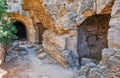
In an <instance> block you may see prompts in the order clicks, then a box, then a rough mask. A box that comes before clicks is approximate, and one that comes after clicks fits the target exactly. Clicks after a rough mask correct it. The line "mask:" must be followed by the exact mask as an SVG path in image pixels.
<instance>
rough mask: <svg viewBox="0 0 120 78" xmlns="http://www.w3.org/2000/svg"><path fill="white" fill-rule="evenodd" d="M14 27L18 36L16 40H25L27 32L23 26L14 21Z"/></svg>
mask: <svg viewBox="0 0 120 78" xmlns="http://www.w3.org/2000/svg"><path fill="white" fill-rule="evenodd" d="M14 26H15V27H16V29H17V33H16V35H17V36H18V40H26V39H27V30H26V27H25V25H24V24H23V23H22V22H20V21H16V22H15V23H14Z"/></svg>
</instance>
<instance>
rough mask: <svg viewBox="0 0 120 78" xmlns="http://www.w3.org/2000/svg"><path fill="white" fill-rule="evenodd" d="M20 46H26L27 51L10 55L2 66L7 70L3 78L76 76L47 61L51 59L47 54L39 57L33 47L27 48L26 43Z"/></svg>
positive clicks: (61, 77) (73, 77)
mask: <svg viewBox="0 0 120 78" xmlns="http://www.w3.org/2000/svg"><path fill="white" fill-rule="evenodd" d="M21 46H22V47H24V48H26V50H27V51H28V53H27V54H23V55H16V57H10V60H9V61H7V62H6V63H5V64H4V65H3V67H2V68H3V69H4V70H6V71H7V74H6V75H5V76H4V77H3V78H77V75H76V74H75V73H74V72H72V71H71V70H68V69H67V68H64V67H62V66H60V65H59V64H56V63H53V64H52V63H51V64H50V63H48V62H50V61H51V60H52V58H50V57H49V56H47V57H46V58H45V59H39V58H38V54H37V52H36V51H35V48H28V47H27V44H26V45H21ZM9 56H10V55H8V57H9ZM13 56H15V55H13ZM48 57H49V58H48Z"/></svg>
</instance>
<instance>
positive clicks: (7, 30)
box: [0, 1, 17, 44]
mask: <svg viewBox="0 0 120 78" xmlns="http://www.w3.org/2000/svg"><path fill="white" fill-rule="evenodd" d="M3 3H4V2H3V1H0V43H2V44H9V43H11V42H12V41H13V40H14V39H16V38H17V36H16V35H15V34H16V32H17V30H16V28H15V26H13V23H14V20H12V19H11V17H10V13H8V12H7V11H6V10H7V8H6V6H5V5H4V4H3ZM5 4H6V3H5Z"/></svg>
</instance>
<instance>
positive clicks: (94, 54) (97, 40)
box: [77, 14, 110, 62]
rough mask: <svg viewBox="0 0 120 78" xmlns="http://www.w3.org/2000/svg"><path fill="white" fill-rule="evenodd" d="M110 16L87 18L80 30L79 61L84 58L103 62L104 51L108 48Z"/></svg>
mask: <svg viewBox="0 0 120 78" xmlns="http://www.w3.org/2000/svg"><path fill="white" fill-rule="evenodd" d="M109 21H110V14H104V15H94V16H91V17H89V18H87V19H86V20H85V21H84V22H83V23H82V24H81V25H80V26H79V28H78V41H77V42H78V43H77V52H78V54H79V61H80V62H81V59H82V58H83V57H84V58H90V59H95V60H97V61H98V62H99V61H100V60H101V58H102V55H101V52H102V49H103V48H107V47H108V40H107V35H108V29H109Z"/></svg>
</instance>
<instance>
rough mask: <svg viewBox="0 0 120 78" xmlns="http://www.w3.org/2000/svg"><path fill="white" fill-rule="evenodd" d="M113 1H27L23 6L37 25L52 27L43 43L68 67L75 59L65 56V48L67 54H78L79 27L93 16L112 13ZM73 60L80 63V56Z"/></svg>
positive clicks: (47, 49) (48, 50) (45, 35)
mask: <svg viewBox="0 0 120 78" xmlns="http://www.w3.org/2000/svg"><path fill="white" fill-rule="evenodd" d="M113 3H114V0H23V3H22V7H23V9H24V10H26V11H27V13H28V16H29V17H30V18H31V19H32V22H33V25H36V23H39V22H40V23H42V24H43V26H44V27H45V28H47V29H48V30H47V31H45V32H44V34H43V46H44V48H45V50H46V52H48V53H49V54H50V55H51V56H52V57H53V58H55V59H57V60H58V61H59V62H60V63H61V64H62V65H64V66H66V65H67V64H68V62H69V63H70V62H71V61H72V59H71V61H70V60H69V61H68V60H67V59H64V53H62V51H65V52H66V54H67V56H69V52H71V51H72V52H73V53H74V55H77V39H78V37H77V28H78V26H79V25H80V24H81V23H82V22H83V21H84V20H85V19H87V18H88V17H89V16H92V15H95V14H109V13H110V12H111V9H112V5H113ZM51 49H52V50H51ZM66 50H67V51H66ZM55 55H57V56H55ZM69 59H70V58H69ZM73 59H76V63H77V59H78V57H74V58H73ZM76 63H74V64H76Z"/></svg>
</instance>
